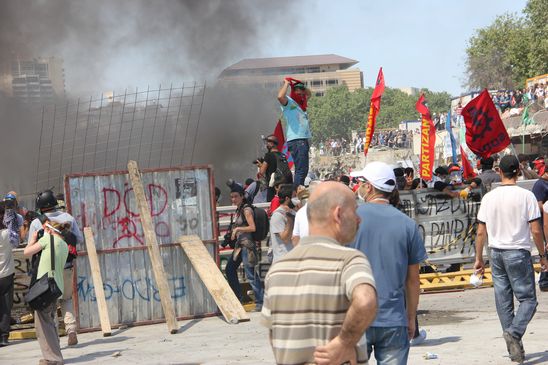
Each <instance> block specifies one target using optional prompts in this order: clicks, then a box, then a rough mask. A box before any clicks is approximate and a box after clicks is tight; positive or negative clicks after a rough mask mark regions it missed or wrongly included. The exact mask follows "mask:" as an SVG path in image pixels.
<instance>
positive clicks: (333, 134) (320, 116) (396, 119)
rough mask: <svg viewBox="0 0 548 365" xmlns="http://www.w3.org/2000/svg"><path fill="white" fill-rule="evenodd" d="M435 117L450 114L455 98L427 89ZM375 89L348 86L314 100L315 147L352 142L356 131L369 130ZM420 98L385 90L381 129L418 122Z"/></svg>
mask: <svg viewBox="0 0 548 365" xmlns="http://www.w3.org/2000/svg"><path fill="white" fill-rule="evenodd" d="M423 92H424V93H425V97H426V99H427V101H428V104H429V107H430V111H431V112H432V113H445V112H447V110H449V105H450V100H451V96H450V95H449V94H448V93H446V92H432V91H429V90H428V89H424V90H423ZM372 94H373V89H372V88H367V89H358V90H355V91H354V92H352V93H351V92H349V91H348V89H347V88H346V86H339V87H336V88H331V89H329V90H327V91H326V93H325V95H324V96H322V97H312V98H311V99H310V102H309V104H308V114H309V116H310V125H311V129H312V136H313V143H314V144H316V145H317V144H318V143H319V142H321V141H325V140H326V139H328V138H337V137H344V138H346V139H347V140H350V138H351V133H352V131H355V130H362V131H363V130H365V128H366V125H367V118H368V116H369V106H370V103H371V95H372ZM417 99H418V96H410V95H407V94H406V93H404V92H402V91H401V90H399V89H393V88H389V87H387V88H385V90H384V94H383V97H382V101H381V110H380V113H379V115H378V116H377V128H378V129H382V128H397V127H398V125H399V123H401V122H402V121H405V120H414V119H417V118H418V113H417V111H416V110H415V103H416V102H417Z"/></svg>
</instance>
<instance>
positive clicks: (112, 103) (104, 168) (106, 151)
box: [103, 92, 120, 171]
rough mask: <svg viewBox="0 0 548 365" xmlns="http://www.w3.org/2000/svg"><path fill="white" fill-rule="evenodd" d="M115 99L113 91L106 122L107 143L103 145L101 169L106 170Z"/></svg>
mask: <svg viewBox="0 0 548 365" xmlns="http://www.w3.org/2000/svg"><path fill="white" fill-rule="evenodd" d="M115 99H116V95H115V94H114V92H113V93H112V102H111V103H110V104H111V105H110V106H111V107H110V120H109V122H108V131H107V145H106V146H105V162H103V171H105V170H107V168H106V167H107V156H108V144H109V142H110V127H111V125H112V114H113V113H114V100H115ZM118 148H120V146H116V150H118Z"/></svg>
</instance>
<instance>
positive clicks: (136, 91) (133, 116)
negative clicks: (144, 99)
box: [126, 88, 139, 161]
mask: <svg viewBox="0 0 548 365" xmlns="http://www.w3.org/2000/svg"><path fill="white" fill-rule="evenodd" d="M138 91H139V88H136V89H135V100H134V102H133V115H132V117H131V127H130V129H129V141H128V144H127V158H126V160H128V161H129V152H130V150H131V138H132V137H133V125H134V124H135V110H136V109H137V95H138V94H139V92H138Z"/></svg>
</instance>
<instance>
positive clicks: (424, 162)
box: [415, 94, 436, 180]
mask: <svg viewBox="0 0 548 365" xmlns="http://www.w3.org/2000/svg"><path fill="white" fill-rule="evenodd" d="M415 109H417V111H418V112H419V113H420V114H421V159H420V164H419V174H420V177H421V178H422V179H424V180H432V169H433V168H434V149H435V147H436V127H435V126H434V122H432V117H431V115H430V110H428V107H427V106H426V100H425V99H424V95H423V94H421V96H420V97H419V100H417V104H415Z"/></svg>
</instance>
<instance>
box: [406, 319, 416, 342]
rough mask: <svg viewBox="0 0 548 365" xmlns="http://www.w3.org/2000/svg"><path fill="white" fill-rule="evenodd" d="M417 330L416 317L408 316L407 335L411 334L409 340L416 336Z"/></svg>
mask: <svg viewBox="0 0 548 365" xmlns="http://www.w3.org/2000/svg"><path fill="white" fill-rule="evenodd" d="M415 330H416V328H415V318H414V317H413V318H407V336H409V340H412V339H413V338H414V337H415Z"/></svg>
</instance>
